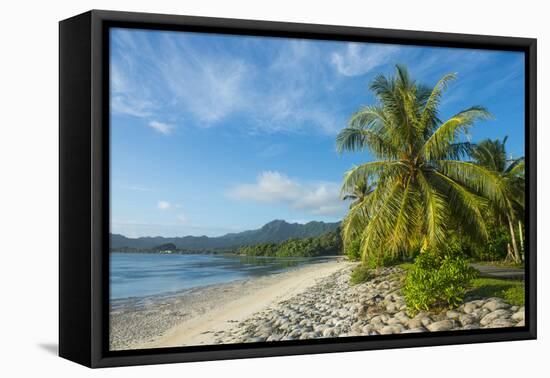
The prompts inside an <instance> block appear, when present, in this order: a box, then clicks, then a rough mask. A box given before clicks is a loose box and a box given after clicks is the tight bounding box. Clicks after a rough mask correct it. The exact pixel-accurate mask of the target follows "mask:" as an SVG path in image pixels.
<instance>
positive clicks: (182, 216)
mask: <svg viewBox="0 0 550 378" xmlns="http://www.w3.org/2000/svg"><path fill="white" fill-rule="evenodd" d="M176 218H177V219H178V221H180V222H181V223H187V221H188V220H189V219H187V217H186V216H185V214H178V215H177V216H176Z"/></svg>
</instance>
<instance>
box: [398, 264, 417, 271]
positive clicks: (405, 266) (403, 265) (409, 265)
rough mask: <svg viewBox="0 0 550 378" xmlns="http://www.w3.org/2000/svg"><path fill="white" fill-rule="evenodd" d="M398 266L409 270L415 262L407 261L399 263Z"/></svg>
mask: <svg viewBox="0 0 550 378" xmlns="http://www.w3.org/2000/svg"><path fill="white" fill-rule="evenodd" d="M397 266H398V267H399V268H401V269H403V270H404V271H409V270H411V269H412V267H413V263H410V262H406V263H401V264H398V265H397Z"/></svg>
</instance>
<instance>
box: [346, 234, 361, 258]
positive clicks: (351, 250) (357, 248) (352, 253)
mask: <svg viewBox="0 0 550 378" xmlns="http://www.w3.org/2000/svg"><path fill="white" fill-rule="evenodd" d="M345 253H346V256H347V257H348V259H349V260H350V261H359V260H361V239H359V238H356V239H355V240H353V241H352V242H350V243H348V245H347V246H346V247H345Z"/></svg>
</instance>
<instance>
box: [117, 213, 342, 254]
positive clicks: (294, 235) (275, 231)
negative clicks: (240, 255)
mask: <svg viewBox="0 0 550 378" xmlns="http://www.w3.org/2000/svg"><path fill="white" fill-rule="evenodd" d="M339 226H340V222H335V223H325V222H318V221H313V222H309V223H306V224H300V223H288V222H286V221H284V220H274V221H271V222H269V223H267V224H265V225H264V226H263V227H261V228H259V229H256V230H248V231H243V232H237V233H230V234H226V235H223V236H217V237H208V236H182V237H162V236H155V237H150V236H148V237H139V238H128V237H126V236H123V235H120V234H111V235H110V236H111V249H117V248H142V249H147V248H155V247H157V246H159V245H162V244H167V243H172V244H174V245H176V247H177V248H182V249H196V250H199V249H200V250H204V249H214V248H233V247H241V246H244V245H253V244H259V243H280V242H283V241H286V240H288V239H303V238H308V237H313V236H319V235H322V234H325V233H327V232H330V231H334V230H336V229H337V228H338V227H339Z"/></svg>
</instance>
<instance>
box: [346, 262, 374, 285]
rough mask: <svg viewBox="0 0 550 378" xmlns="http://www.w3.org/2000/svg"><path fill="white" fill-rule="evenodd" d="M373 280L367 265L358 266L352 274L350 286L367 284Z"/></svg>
mask: <svg viewBox="0 0 550 378" xmlns="http://www.w3.org/2000/svg"><path fill="white" fill-rule="evenodd" d="M371 278H372V271H371V270H370V269H369V268H368V267H367V266H365V265H363V264H361V265H358V266H357V267H356V268H355V269H353V271H352V272H351V276H350V279H349V282H350V284H352V285H357V284H360V283H363V282H366V281H368V280H370V279H371Z"/></svg>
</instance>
